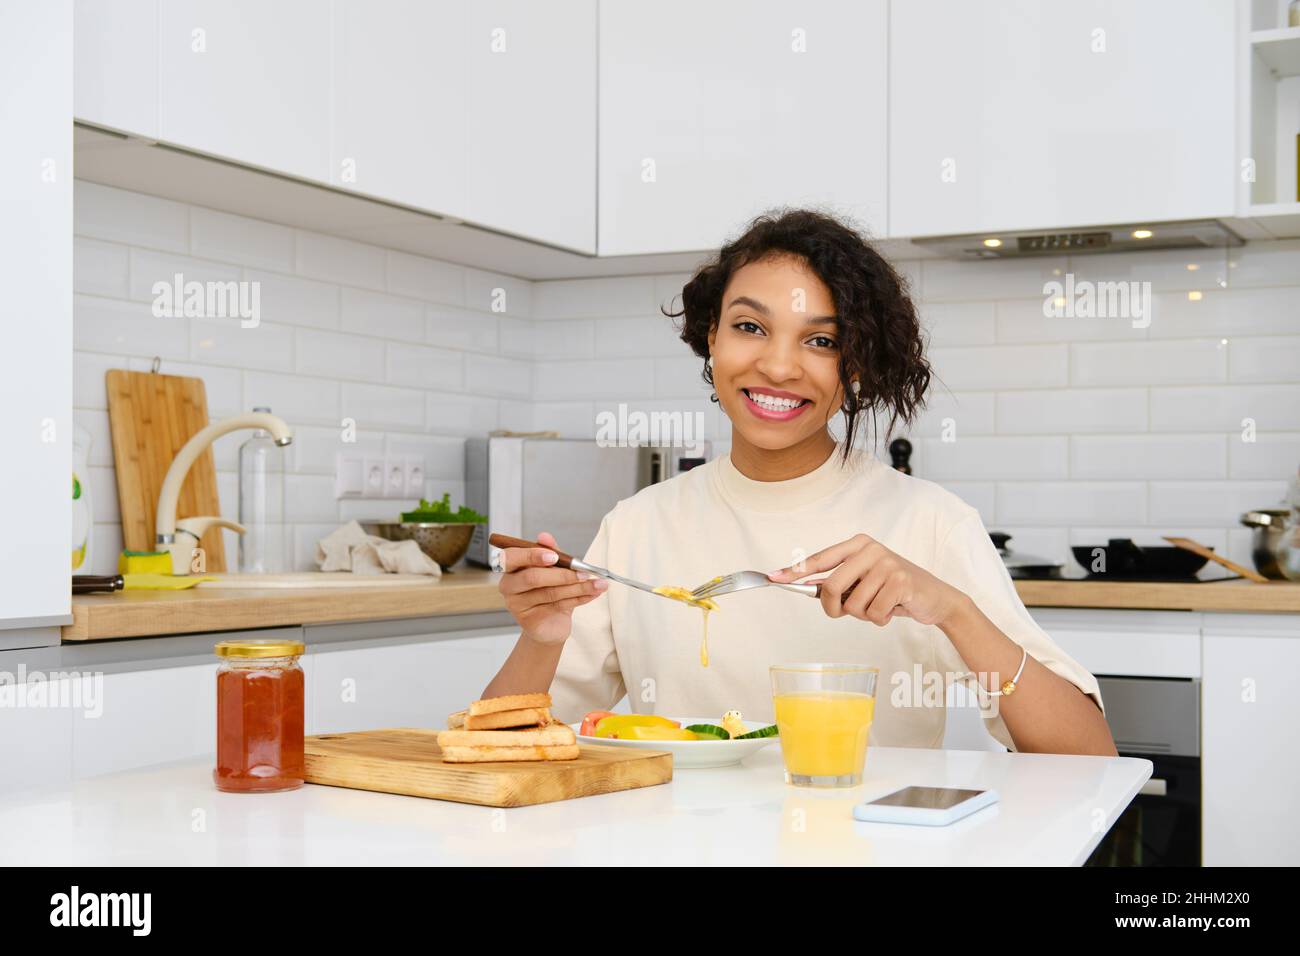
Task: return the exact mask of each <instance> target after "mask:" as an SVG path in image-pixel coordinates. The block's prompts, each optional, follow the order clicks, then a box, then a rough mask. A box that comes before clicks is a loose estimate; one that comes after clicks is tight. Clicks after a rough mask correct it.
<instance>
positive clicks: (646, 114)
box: [598, 0, 888, 256]
mask: <svg viewBox="0 0 1300 956" xmlns="http://www.w3.org/2000/svg"><path fill="white" fill-rule="evenodd" d="M887 32H888V29H887V24H886V3H885V0H867V2H859V3H852V4H846V3H838V2H830V0H817V2H811V3H802V4H789V3H784V2H778V0H717V2H712V3H707V4H701V3H694V2H691V0H665V2H660V3H653V4H642V3H622V2H617V0H602V2H601V4H600V128H599V141H600V161H599V180H600V202H599V207H598V208H599V231H598V236H599V241H598V245H599V249H600V254H601V255H603V256H605V255H632V254H638V253H658V252H684V251H694V250H706V249H710V248H716V247H717V246H718V245H719V244H720V243H722V242H723V241H725V240H726V239H727V238H728V237H730V236H732V235H734V234H737V233H738V232H739V230H740V229H741V228H742V227H743V226H744V225H745V224H746V222H747V221H748V220H749V219H750V218H751V217H752V216H754V215H755V214H757V213H759V212H762V211H763V210H765V209H768V208H770V207H773V206H778V205H802V204H818V205H824V206H826V207H828V208H830V209H832V210H834V211H836V212H839V213H843V214H847V215H850V216H852V217H854V218H856V219H857V220H858V221H859V222H860V224H861V225H863V226H864V227H866V228H867V229H869V230H871V231H872V232H875V233H881V232H883V231H884V229H885V200H886V181H885V173H886V167H885V163H886V147H885V135H886V126H887V121H886V107H887V96H886V80H887V75H886V74H887V63H888V57H887V50H886V41H887Z"/></svg>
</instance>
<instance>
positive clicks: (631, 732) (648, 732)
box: [619, 727, 700, 740]
mask: <svg viewBox="0 0 1300 956" xmlns="http://www.w3.org/2000/svg"><path fill="white" fill-rule="evenodd" d="M619 739H621V740H699V739H700V738H699V735H698V734H696V733H695V731H693V730H687V729H686V728H685V727H628V728H627V729H626V730H624V731H623V732H622V733H620V734H619Z"/></svg>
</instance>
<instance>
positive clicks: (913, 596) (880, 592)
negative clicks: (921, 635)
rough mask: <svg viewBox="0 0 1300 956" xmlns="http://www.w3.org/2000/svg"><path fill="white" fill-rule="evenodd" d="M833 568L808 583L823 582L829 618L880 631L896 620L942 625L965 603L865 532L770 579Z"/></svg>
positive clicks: (956, 593) (781, 579) (790, 578)
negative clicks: (865, 623)
mask: <svg viewBox="0 0 1300 956" xmlns="http://www.w3.org/2000/svg"><path fill="white" fill-rule="evenodd" d="M832 569H834V570H833V571H832V573H831V574H830V575H829V576H828V577H826V578H822V579H820V580H819V581H809V582H805V583H808V584H817V583H820V584H821V586H822V593H821V602H822V607H823V608H824V609H825V610H826V614H827V615H828V616H830V617H843V616H844V615H845V614H848V615H850V616H852V617H856V618H861V619H862V620H864V621H870V622H871V623H872V624H875V625H877V626H880V627H883V626H884V625H886V624H888V623H889V622H890V621H891V620H893V619H894V618H895V617H909V618H911V619H912V620H914V621H916V622H918V623H920V624H938V625H943V624H944V622H945V621H947V620H949V619H950V618H951V617H952V615H953V614H954V613H955V612H956V611H957V610H958V609H959V608H960V606H961V602H962V601H963V600H964V599H965V595H964V594H962V593H961V592H960V591H958V590H957V589H956V588H954V587H952V586H951V585H949V584H945V583H944V582H943V581H940V580H939V579H938V578H936V577H935V576H934V575H933V574H931V573H930V572H929V571H926V570H925V569H924V568H922V567H918V566H917V565H915V564H913V563H912V562H911V561H908V560H906V559H904V558H901V557H899V556H898V555H897V554H895V553H894V552H893V551H890V550H889V549H888V548H886V547H885V546H884V545H883V544H881V543H880V542H879V541H876V540H875V539H874V538H871V537H868V536H867V535H865V534H858V535H854V536H853V537H852V538H849V539H848V540H847V541H841V542H840V543H839V544H835V545H831V546H830V547H829V548H823V549H822V550H821V551H818V552H817V553H816V554H814V555H810V556H809V557H808V558H806V559H804V560H803V561H801V562H800V563H799V564H796V565H791V566H790V567H786V568H782V569H781V570H780V571H773V572H772V573H771V574H769V575H768V578H769V579H770V580H773V581H778V582H780V583H782V584H788V583H790V582H792V581H795V580H797V579H799V578H802V577H805V576H807V575H809V574H816V573H817V572H819V571H831V570H832ZM850 588H852V591H851V593H849V594H847V595H846V594H845V593H844V592H845V591H849V589H850Z"/></svg>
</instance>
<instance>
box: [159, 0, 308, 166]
mask: <svg viewBox="0 0 1300 956" xmlns="http://www.w3.org/2000/svg"><path fill="white" fill-rule="evenodd" d="M158 39H159V63H158V70H159V94H160V118H159V138H160V139H162V140H164V141H166V142H168V143H174V144H177V145H179V146H184V147H186V148H188V149H192V150H196V151H198V152H201V153H208V154H211V155H213V156H219V157H222V158H225V159H230V160H234V161H235V162H238V163H242V164H245V165H249V166H257V167H261V168H263V169H268V170H272V171H274V172H278V173H285V174H287V175H290V176H295V177H299V178H302V179H308V180H316V181H319V182H326V181H328V179H329V123H330V110H329V96H330V10H329V7H328V6H327V5H326V4H323V3H320V2H318V0H275V2H272V3H267V2H265V0H166V2H165V3H162V4H161V18H160V21H159V38H158Z"/></svg>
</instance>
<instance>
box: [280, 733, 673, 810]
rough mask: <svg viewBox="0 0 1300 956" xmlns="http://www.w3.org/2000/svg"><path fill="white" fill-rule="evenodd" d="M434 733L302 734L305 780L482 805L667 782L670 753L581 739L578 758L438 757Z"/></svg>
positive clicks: (519, 804) (544, 799) (523, 804)
mask: <svg viewBox="0 0 1300 956" xmlns="http://www.w3.org/2000/svg"><path fill="white" fill-rule="evenodd" d="M437 736H438V731H436V730H422V729H417V728H411V727H403V728H398V729H394V730H361V731H356V732H353V733H347V734H320V735H318V736H315V737H308V738H307V740H306V752H307V775H306V779H307V782H308V783H319V784H325V785H326V786H331V787H349V788H351V789H353V790H376V791H379V792H380V793H399V794H405V795H407V796H412V797H430V798H432V799H435V800H454V801H455V802H457V803H477V804H479V805H480V806H485V807H526V806H531V805H532V804H535V803H551V802H552V801H555V800H570V799H572V798H574V797H589V796H592V795H594V794H598V793H613V792H615V791H617V790H633V789H635V788H637V787H652V786H654V785H655V784H660V783H667V782H668V781H670V780H672V778H673V757H672V754H669V753H660V752H658V751H654V750H633V749H631V748H624V747H600V746H590V745H587V744H580V745H579V747H580V749H581V751H582V754H581V756H579V757H578V758H577V759H576V760H546V761H526V762H511V763H477V764H473V763H443V761H442V751H440V750H439V749H438V741H437Z"/></svg>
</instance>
